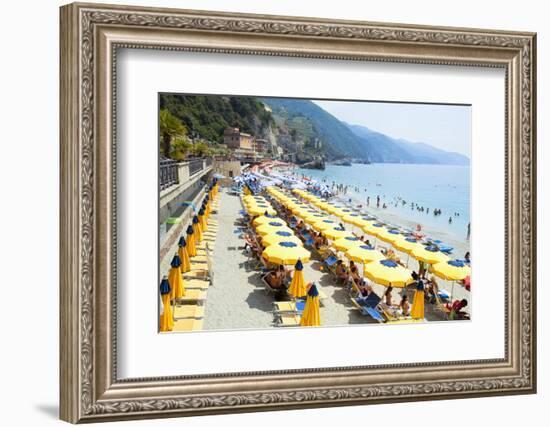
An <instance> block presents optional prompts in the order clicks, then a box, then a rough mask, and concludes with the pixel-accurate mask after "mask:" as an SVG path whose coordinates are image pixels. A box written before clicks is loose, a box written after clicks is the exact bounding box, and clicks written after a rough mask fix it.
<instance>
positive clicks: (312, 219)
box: [304, 213, 329, 227]
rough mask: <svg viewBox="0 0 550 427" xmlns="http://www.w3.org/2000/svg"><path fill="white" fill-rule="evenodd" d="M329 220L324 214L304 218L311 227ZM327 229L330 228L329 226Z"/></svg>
mask: <svg viewBox="0 0 550 427" xmlns="http://www.w3.org/2000/svg"><path fill="white" fill-rule="evenodd" d="M328 218H329V217H328V216H327V215H323V214H322V213H314V214H313V213H312V214H309V215H307V216H306V217H305V218H304V221H305V222H307V223H308V224H310V225H313V224H315V223H316V222H318V221H321V220H323V219H328ZM327 227H328V225H327Z"/></svg>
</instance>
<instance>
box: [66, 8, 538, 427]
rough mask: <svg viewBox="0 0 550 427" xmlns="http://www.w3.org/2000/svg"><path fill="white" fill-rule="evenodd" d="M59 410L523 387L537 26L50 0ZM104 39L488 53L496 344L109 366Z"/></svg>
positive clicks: (109, 188) (111, 62)
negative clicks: (57, 70) (493, 111)
mask: <svg viewBox="0 0 550 427" xmlns="http://www.w3.org/2000/svg"><path fill="white" fill-rule="evenodd" d="M60 13H61V39H60V43H61V45H60V52H61V64H60V67H61V81H60V92H61V93H60V109H61V112H60V135H61V176H60V180H61V204H60V215H61V218H60V233H61V234H60V277H61V279H60V307H61V309H60V327H61V329H60V383H61V397H60V399H61V411H60V414H61V418H62V419H63V420H66V421H69V422H72V423H77V422H91V421H112V420H122V419H130V418H155V417H169V416H189V415H202V414H218V413H228V412H233V413H234V412H247V411H260V410H281V409H297V408H311V407H322V406H332V405H358V404H371V403H372V404H373V403H386V402H401V401H413V400H428V399H445V398H464V397H479V396H489V395H502V394H521V393H534V392H535V391H536V178H535V177H536V170H535V166H536V144H535V143H536V127H535V123H536V117H535V105H536V102H535V93H536V83H535V82H536V35H535V34H533V33H519V32H507V31H493V30H478V29H462V28H460V29H459V28H437V27H424V26H412V25H401V24H381V23H369V22H354V21H331V20H323V19H313V18H296V17H283V16H263V15H244V14H231V13H217V12H199V11H188V10H174V9H160V8H143V7H126V6H112V5H99V4H78V3H76V4H70V5H67V6H63V7H62V8H61V12H60ZM118 48H132V49H165V50H182V51H199V52H215V53H228V54H232V53H239V54H247V55H269V56H292V57H309V58H319V59H342V60H354V61H362V60H369V61H390V62H403V63H414V64H445V65H449V66H452V65H471V66H483V67H500V68H503V69H504V70H505V72H506V91H505V97H506V116H507V117H506V130H505V135H506V165H505V170H506V176H505V177H503V178H504V180H505V187H506V212H505V218H506V219H505V228H506V229H505V230H503V233H505V235H506V239H505V241H506V247H505V248H504V250H505V257H506V272H505V276H506V283H505V292H506V307H505V312H506V315H505V322H506V325H505V328H506V329H505V341H506V343H505V351H504V353H505V357H504V358H502V359H492V360H472V361H465V362H434V363H420V364H403V365H381V366H362V367H361V366H358V367H334V368H323V369H317V368H311V369H305V370H297V371H269V372H267V371H266V372H249V373H239V374H223V373H220V374H214V375H200V376H188V377H173V378H172V377H171V378H143V379H132V380H119V379H117V363H116V341H117V339H116V331H115V327H116V228H115V226H116V204H115V199H116V179H115V177H116V163H117V162H116V155H115V153H116V151H115V150H114V147H115V142H116V141H115V136H116V132H115V130H116V114H115V111H116V110H115V103H116V92H115V90H114V89H115V87H116V77H117V76H116V72H115V64H116V58H117V49H118Z"/></svg>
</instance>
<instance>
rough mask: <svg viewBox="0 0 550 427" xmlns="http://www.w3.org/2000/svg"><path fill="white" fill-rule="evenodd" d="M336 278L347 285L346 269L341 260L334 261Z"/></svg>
mask: <svg viewBox="0 0 550 427" xmlns="http://www.w3.org/2000/svg"><path fill="white" fill-rule="evenodd" d="M336 277H337V278H338V280H342V281H343V282H344V283H347V281H348V277H349V273H348V269H347V268H346V266H345V265H344V263H343V261H342V260H341V259H339V260H338V261H336Z"/></svg>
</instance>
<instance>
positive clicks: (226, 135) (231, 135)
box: [223, 128, 254, 152]
mask: <svg viewBox="0 0 550 427" xmlns="http://www.w3.org/2000/svg"><path fill="white" fill-rule="evenodd" d="M223 142H224V144H225V145H227V148H231V149H233V150H247V151H250V152H252V151H254V147H253V143H254V137H253V136H252V135H250V134H248V133H244V132H241V131H240V129H239V128H226V129H225V130H224V131H223Z"/></svg>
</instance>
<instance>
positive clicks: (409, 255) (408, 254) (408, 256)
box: [407, 253, 411, 268]
mask: <svg viewBox="0 0 550 427" xmlns="http://www.w3.org/2000/svg"><path fill="white" fill-rule="evenodd" d="M410 257H411V254H410V253H407V268H409V259H410Z"/></svg>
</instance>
